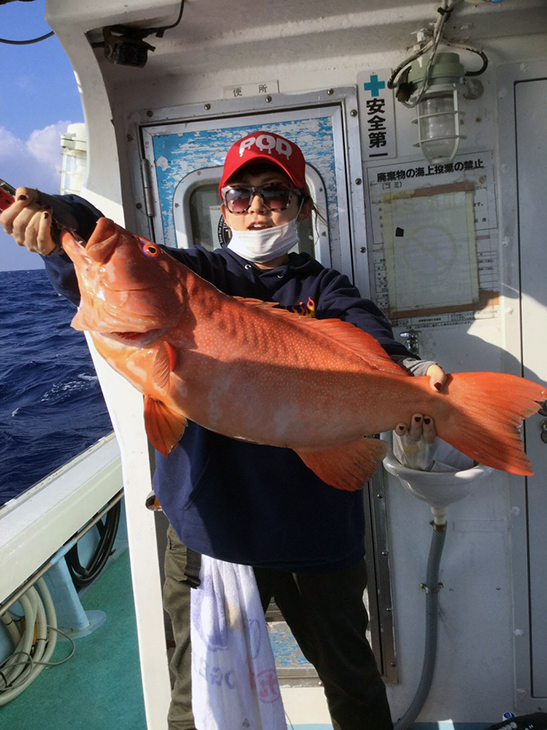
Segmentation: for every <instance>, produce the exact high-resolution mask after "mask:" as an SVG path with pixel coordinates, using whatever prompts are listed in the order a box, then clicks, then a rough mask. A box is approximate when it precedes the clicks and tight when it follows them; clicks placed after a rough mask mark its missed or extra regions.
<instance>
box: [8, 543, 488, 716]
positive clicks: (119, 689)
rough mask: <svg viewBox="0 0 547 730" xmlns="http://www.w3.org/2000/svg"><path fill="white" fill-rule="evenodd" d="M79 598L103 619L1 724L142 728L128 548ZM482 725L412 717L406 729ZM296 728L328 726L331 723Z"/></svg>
mask: <svg viewBox="0 0 547 730" xmlns="http://www.w3.org/2000/svg"><path fill="white" fill-rule="evenodd" d="M82 603H83V605H84V608H85V609H86V610H88V611H89V610H99V611H105V612H106V620H105V622H104V623H103V624H102V626H100V627H99V628H98V629H97V630H96V631H95V632H94V633H92V634H90V635H89V636H85V637H83V638H80V639H78V640H77V641H76V653H75V654H74V656H73V657H72V658H71V659H70V660H69V661H68V662H66V663H65V664H61V665H60V666H57V667H48V668H46V669H45V670H44V671H43V672H42V674H41V675H40V676H39V677H38V678H37V679H36V681H35V682H33V684H31V685H30V687H29V688H28V689H27V690H26V691H25V692H23V694H22V695H20V696H19V697H18V698H17V699H15V700H13V701H12V702H10V703H9V704H8V705H6V706H4V707H0V730H29V729H31V728H32V729H36V730H69V729H70V730H146V722H145V715H144V704H143V697H142V689H141V677H140V669H139V655H138V648H137V635H136V629H135V612H134V608H133V594H132V590H131V579H130V572H129V555H128V553H127V551H125V552H124V553H123V554H122V555H121V556H120V557H119V558H117V559H116V560H115V561H114V562H113V563H111V565H110V566H109V568H108V570H106V571H104V572H103V574H102V575H101V577H100V580H98V581H96V582H95V583H94V584H93V585H92V586H91V588H90V589H89V591H88V592H87V594H86V595H85V597H84V598H83V601H82ZM69 651H70V646H69V643H68V642H66V641H62V642H59V643H58V644H57V647H56V649H55V653H54V655H53V661H60V660H61V659H62V658H63V657H65V656H67V654H68V653H69ZM485 727H486V725H484V724H465V723H455V724H454V725H453V726H452V724H451V723H446V722H443V723H439V724H437V723H416V724H415V725H413V726H412V728H411V730H482V728H485ZM297 728H298V730H329V728H331V726H330V725H313V724H311V725H298V726H297Z"/></svg>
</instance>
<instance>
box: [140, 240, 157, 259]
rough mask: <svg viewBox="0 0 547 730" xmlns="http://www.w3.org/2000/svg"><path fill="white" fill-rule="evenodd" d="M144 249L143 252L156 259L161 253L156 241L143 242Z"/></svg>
mask: <svg viewBox="0 0 547 730" xmlns="http://www.w3.org/2000/svg"><path fill="white" fill-rule="evenodd" d="M142 250H143V253H145V254H146V255H147V256H150V258H153V259H156V258H157V257H158V256H159V255H160V248H159V246H156V244H154V243H143V247H142Z"/></svg>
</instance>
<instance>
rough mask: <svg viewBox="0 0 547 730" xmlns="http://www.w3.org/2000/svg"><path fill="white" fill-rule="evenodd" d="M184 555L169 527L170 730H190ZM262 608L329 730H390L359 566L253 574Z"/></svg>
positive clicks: (364, 578) (257, 571) (361, 566)
mask: <svg viewBox="0 0 547 730" xmlns="http://www.w3.org/2000/svg"><path fill="white" fill-rule="evenodd" d="M185 565H186V549H185V548H184V546H183V545H182V544H181V543H180V541H179V540H178V538H177V537H176V535H175V533H174V531H173V530H172V528H171V527H170V528H169V530H168V547H167V551H166V556H165V576H166V577H165V586H164V605H165V608H166V610H167V611H168V613H169V615H170V616H171V621H172V624H173V633H174V638H175V642H176V647H177V648H176V649H175V653H174V655H173V658H172V661H171V671H172V673H173V676H174V680H175V684H174V687H173V692H172V697H171V707H170V710H169V730H194V728H195V725H194V721H193V717H192V709H191V684H190V682H191V678H190V677H191V661H190V621H189V615H190V590H191V589H190V588H189V587H188V586H187V585H185V584H183V583H182V580H183V579H184V567H185ZM255 576H256V580H257V584H258V590H259V592H260V598H261V601H262V605H263V606H264V608H265V609H266V608H267V606H268V604H269V602H270V599H271V598H272V596H273V598H275V601H276V603H277V605H278V607H279V609H280V610H281V612H282V613H283V616H284V618H285V620H286V622H287V624H288V625H289V627H290V629H291V631H292V633H293V635H294V637H295V639H296V641H297V642H298V644H299V646H300V648H301V649H302V652H303V654H304V656H305V657H306V658H307V659H308V661H309V662H310V663H311V664H313V666H314V667H315V669H316V670H317V673H318V675H319V678H320V679H321V682H322V683H323V687H324V690H325V695H326V698H327V703H328V707H329V712H330V714H331V718H332V724H333V727H334V730H391V729H392V727H393V725H392V722H391V716H390V712H389V706H388V702H387V696H386V691H385V686H384V683H383V681H382V678H381V677H380V674H379V672H378V669H377V667H376V662H375V659H374V655H373V653H372V650H371V648H370V646H369V644H368V641H367V639H366V635H365V632H366V628H367V623H368V616H367V612H366V609H365V606H364V603H363V592H364V590H365V587H366V582H367V574H366V566H365V563H364V561H361V562H359V563H358V564H357V565H356V566H354V567H353V568H349V569H347V570H343V571H337V572H335V573H295V574H293V573H288V572H285V571H280V570H269V569H265V568H255Z"/></svg>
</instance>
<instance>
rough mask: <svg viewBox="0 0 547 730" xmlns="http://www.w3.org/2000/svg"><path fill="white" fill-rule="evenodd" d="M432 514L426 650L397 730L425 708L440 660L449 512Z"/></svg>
mask: <svg viewBox="0 0 547 730" xmlns="http://www.w3.org/2000/svg"><path fill="white" fill-rule="evenodd" d="M431 511H432V512H433V522H432V523H431V524H432V525H433V535H432V536H431V546H430V548H429V557H428V561H427V577H426V582H425V583H422V584H421V585H420V587H421V588H423V589H424V591H425V593H426V596H425V647H424V661H423V665H422V675H421V677H420V683H419V685H418V689H417V690H416V694H415V695H414V698H413V700H412V702H411V703H410V706H409V707H408V709H407V711H406V712H405V714H404V715H403V716H402V717H401V718H400V719H399V720H398V721H397V722H396V723H395V725H394V729H395V730H407V728H409V727H410V726H411V725H412V723H413V722H414V720H415V719H416V718H417V717H418V715H419V714H420V711H421V709H422V707H423V706H424V704H425V701H426V699H427V696H428V695H429V690H430V689H431V684H432V682H433V674H434V672H435V662H436V659H437V630H438V607H439V591H440V589H441V588H442V587H443V586H442V583H439V569H440V564H441V556H442V552H443V547H444V541H445V538H446V524H447V523H446V511H445V510H436V509H434V508H432V509H431Z"/></svg>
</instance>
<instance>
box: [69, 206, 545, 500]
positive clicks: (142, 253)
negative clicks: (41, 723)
mask: <svg viewBox="0 0 547 730" xmlns="http://www.w3.org/2000/svg"><path fill="white" fill-rule="evenodd" d="M63 247H64V249H65V251H66V253H67V254H68V255H69V256H70V258H71V259H72V261H73V262H74V266H75V269H76V274H77V277H78V282H79V288H80V292H81V304H80V308H79V310H78V313H77V314H76V316H75V317H74V319H73V322H72V326H73V327H75V328H76V329H80V330H87V331H89V332H90V335H91V337H92V339H93V341H94V343H95V346H96V348H97V350H98V352H99V353H100V354H101V355H102V356H103V357H104V358H105V359H106V360H107V362H109V363H110V365H111V366H112V367H113V368H114V369H115V370H117V371H118V372H119V373H121V374H122V375H123V376H124V377H125V378H127V379H128V380H129V381H130V382H131V383H132V384H133V385H134V386H135V387H136V388H137V389H138V390H140V391H141V392H142V393H143V394H144V396H145V402H144V410H145V424H146V429H147V434H148V437H149V439H150V441H151V442H152V444H153V445H154V446H155V447H156V448H157V449H158V450H159V451H160V452H161V453H163V454H164V455H167V454H168V453H169V452H170V451H171V449H172V448H174V447H175V446H176V444H177V443H178V441H179V440H180V438H181V436H182V434H183V433H184V428H185V426H186V422H187V419H190V420H192V421H195V422H196V423H198V424H200V425H201V426H204V427H205V428H208V429H211V430H213V431H216V432H218V433H221V434H223V435H225V436H228V437H231V438H237V439H244V440H246V441H251V442H255V443H260V444H268V445H270V446H279V447H286V448H292V449H294V450H295V451H296V452H297V453H298V454H299V456H300V457H301V458H302V459H303V460H304V462H305V463H306V464H307V466H308V467H309V468H310V469H312V470H313V471H314V472H315V473H316V474H317V475H318V476H319V477H320V478H321V479H323V481H325V482H327V483H328V484H332V485H333V486H335V487H338V488H340V489H357V488H360V487H361V486H362V485H363V483H364V482H365V481H367V479H368V478H370V476H371V475H372V473H373V472H374V471H375V469H376V468H377V465H378V462H379V460H380V459H382V458H383V456H384V455H385V451H386V445H385V443H384V442H383V441H379V440H378V439H375V438H372V439H371V438H363V437H365V436H370V435H373V434H377V433H382V432H385V431H389V430H392V429H393V428H395V426H396V425H397V424H398V423H400V422H410V419H411V417H412V415H413V414H414V413H427V414H428V415H430V416H432V417H433V418H434V420H435V425H436V428H437V433H438V435H439V436H440V437H441V438H443V439H445V440H446V441H448V442H449V443H451V444H452V445H453V446H455V448H457V449H459V450H460V451H462V452H463V453H466V454H467V455H468V456H470V457H471V458H473V459H474V460H476V461H479V462H481V463H484V464H486V465H488V466H493V467H494V468H498V469H503V470H506V471H511V472H513V473H517V474H531V473H532V472H531V469H530V464H529V462H528V459H527V457H526V455H525V454H524V451H523V448H522V442H521V438H520V434H519V432H518V426H519V425H520V423H521V422H522V420H523V419H524V418H526V417H528V416H529V415H531V414H532V413H535V412H536V411H537V410H538V408H539V406H538V403H539V402H540V401H543V400H545V398H546V396H547V391H546V390H545V389H544V388H543V386H541V385H538V384H536V383H533V382H531V381H528V380H525V379H523V378H517V377H515V376H511V375H504V374H497V373H459V374H455V375H450V376H449V377H448V381H447V383H446V385H445V387H444V388H443V391H442V392H441V393H437V392H433V391H432V390H431V388H430V386H429V379H428V378H426V377H412V376H409V375H408V374H407V373H406V372H405V371H403V370H402V369H401V368H400V367H399V366H397V365H396V364H395V363H393V362H392V360H391V359H390V357H389V356H388V355H387V354H386V353H385V351H384V350H383V348H382V347H381V346H380V345H379V344H378V342H377V341H376V340H375V339H374V338H373V337H371V336H370V335H368V334H366V333H365V332H362V331H361V330H359V329H358V328H356V327H354V326H353V325H351V324H349V323H347V322H342V321H340V320H317V319H310V318H307V317H301V316H299V315H298V314H294V313H291V312H288V311H286V310H283V309H279V308H278V307H277V306H276V305H275V304H274V303H271V302H263V301H260V300H249V299H241V298H238V297H231V296H228V295H226V294H223V293H222V292H220V291H219V290H218V289H216V288H215V287H214V286H213V285H212V284H210V283H209V282H207V281H205V280H203V279H202V278H201V277H199V276H198V275H196V274H195V273H193V272H192V271H191V270H190V269H188V268H187V267H186V266H184V265H183V264H182V263H180V262H178V261H177V260H176V259H174V258H173V257H171V256H170V255H169V254H168V253H167V252H166V251H164V250H163V249H161V248H160V247H159V246H156V244H153V243H151V242H150V241H147V240H146V239H144V238H141V237H139V236H137V235H134V234H131V233H129V232H128V231H126V230H125V229H123V228H121V227H120V226H118V225H116V224H115V223H113V222H112V221H110V220H108V219H106V218H101V219H100V220H99V221H98V223H97V227H96V229H95V231H94V233H93V235H92V237H91V238H90V240H89V241H88V243H87V246H86V247H85V248H84V247H82V246H81V245H80V244H78V243H77V242H75V241H72V242H71V241H68V240H67V241H63Z"/></svg>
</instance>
